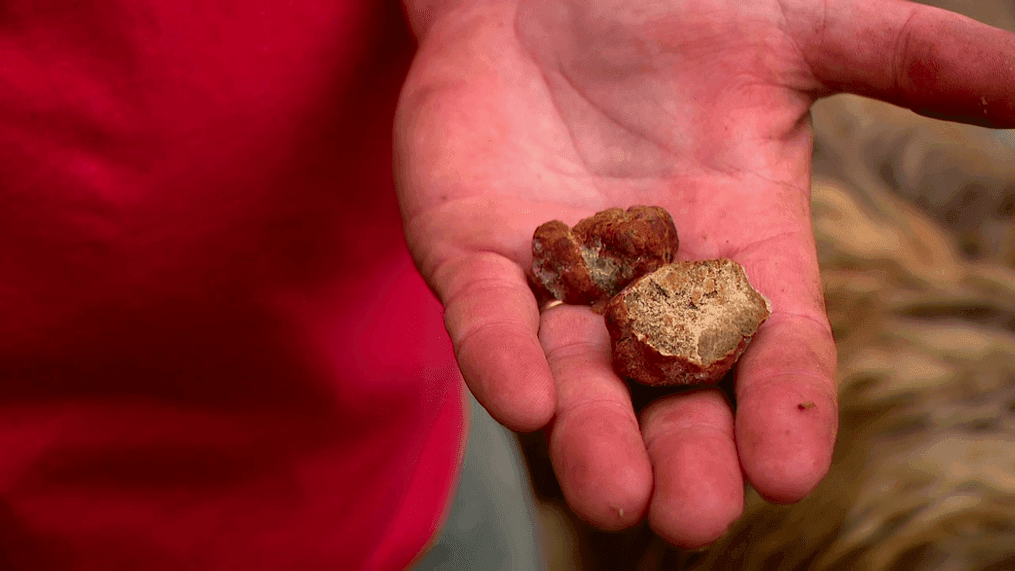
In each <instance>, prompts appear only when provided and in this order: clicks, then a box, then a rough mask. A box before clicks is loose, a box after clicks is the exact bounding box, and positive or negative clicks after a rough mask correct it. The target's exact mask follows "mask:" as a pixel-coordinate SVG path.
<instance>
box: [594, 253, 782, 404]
mask: <svg viewBox="0 0 1015 571" xmlns="http://www.w3.org/2000/svg"><path fill="white" fill-rule="evenodd" d="M769 315H771V306H770V304H769V302H768V300H767V299H765V297H764V296H762V295H761V294H760V293H758V292H757V291H755V289H754V288H753V287H751V284H750V282H748V281H747V275H746V274H745V273H744V270H743V268H742V267H741V266H740V264H737V263H736V262H734V261H732V260H728V259H718V260H703V261H695V262H678V263H675V264H669V265H665V266H663V267H661V268H659V269H658V270H656V271H654V272H652V273H650V274H647V275H645V276H643V277H642V278H640V279H638V280H637V281H635V282H634V283H632V284H631V285H629V286H628V287H627V288H626V289H624V290H623V291H622V292H620V293H619V294H618V295H617V296H616V297H614V298H613V299H612V300H610V302H609V303H608V304H607V306H606V311H605V317H606V327H607V329H608V330H609V332H610V340H611V343H612V345H613V366H614V369H615V370H616V371H617V373H618V374H619V375H621V376H622V377H626V378H630V379H633V380H635V381H637V382H639V383H643V384H646V385H659V386H665V385H686V384H699V383H700V384H708V383H715V382H718V381H719V380H720V379H721V378H722V377H723V375H725V374H726V372H727V371H729V369H730V368H731V367H732V366H733V363H734V362H736V360H737V359H739V358H740V355H742V354H743V352H744V350H745V349H746V348H747V345H748V343H750V341H751V337H752V336H753V335H754V334H755V333H756V332H757V330H758V327H759V326H760V325H761V324H762V323H764V322H765V320H767V319H768V317H769Z"/></svg>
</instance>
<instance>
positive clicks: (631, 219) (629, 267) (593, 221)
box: [532, 206, 680, 305]
mask: <svg viewBox="0 0 1015 571" xmlns="http://www.w3.org/2000/svg"><path fill="white" fill-rule="evenodd" d="M679 245H680V240H679V238H678V237H677V228H676V226H674V224H673V218H671V217H670V215H669V213H668V212H666V210H664V209H662V208H660V207H658V206H632V207H631V208H628V209H627V211H624V210H622V209H620V208H610V209H609V210H604V211H602V212H598V213H596V214H595V215H594V216H592V217H589V218H586V219H584V220H582V221H580V222H578V224H576V225H575V227H574V228H568V226H567V225H566V224H564V223H563V222H561V221H559V220H552V221H550V222H547V223H545V224H542V225H540V226H539V228H536V232H535V234H534V235H533V237H532V272H533V275H534V276H535V281H536V284H537V285H538V286H540V287H542V288H543V289H545V290H546V291H547V292H549V294H550V295H552V296H553V297H554V298H556V299H559V300H562V301H564V302H566V303H571V304H576V305H590V304H593V303H595V302H597V301H602V300H606V299H609V298H610V297H613V296H614V295H616V294H617V293H618V292H619V291H620V290H622V289H623V288H624V287H625V286H627V285H628V284H629V283H631V281H633V280H635V279H636V278H638V277H641V276H643V275H645V274H647V273H649V272H651V271H654V270H655V269H657V268H659V267H660V266H663V265H665V264H668V263H670V262H672V261H673V257H674V256H675V255H676V253H677V248H678V247H679Z"/></svg>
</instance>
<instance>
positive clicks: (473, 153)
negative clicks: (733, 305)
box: [396, 0, 1015, 547]
mask: <svg viewBox="0 0 1015 571" xmlns="http://www.w3.org/2000/svg"><path fill="white" fill-rule="evenodd" d="M410 16H411V18H412V19H413V22H414V24H415V25H416V28H417V31H418V33H419V34H420V36H421V45H420V50H419V53H418V54H417V58H416V61H415V63H414V66H413V69H412V71H411V72H410V76H409V78H408V80H407V82H406V85H405V88H404V90H403V97H402V101H401V104H400V108H399V114H398V117H397V119H396V176H397V178H398V182H399V187H400V190H399V191H400V201H401V205H402V208H403V216H404V220H405V229H406V235H407V239H408V242H409V246H410V249H411V251H412V253H413V256H414V258H415V260H416V263H417V265H418V267H419V268H420V270H421V272H422V273H423V275H424V277H425V278H426V280H427V281H428V283H429V284H430V285H431V287H432V288H433V289H434V291H435V292H436V293H437V295H438V296H439V297H440V299H441V301H442V303H443V304H444V307H445V320H446V323H447V326H448V331H449V333H450V335H451V338H452V341H453V343H454V346H455V351H456V355H457V358H458V361H459V364H460V366H461V369H462V373H463V375H464V376H465V379H466V381H467V382H468V384H469V387H470V389H471V390H472V392H473V393H474V394H475V395H476V398H477V399H478V400H479V401H480V402H481V403H482V404H483V405H484V406H485V407H486V408H487V409H488V410H489V411H490V413H491V415H492V416H493V417H494V418H496V419H497V420H498V421H500V422H502V423H503V424H505V425H506V426H508V427H510V428H513V429H516V430H536V429H539V428H544V427H545V428H547V429H548V434H549V441H550V451H551V457H552V461H553V464H554V468H555V471H556V473H557V476H558V479H559V481H560V483H561V487H562V489H563V490H564V494H565V496H566V498H567V500H568V502H569V504H570V505H571V507H572V508H573V509H574V511H575V512H576V513H577V514H579V515H580V516H581V517H583V518H584V519H586V520H588V521H589V522H591V523H593V524H595V525H597V526H599V527H602V528H605V529H620V528H623V527H627V526H630V525H633V524H635V523H637V522H638V521H640V520H641V519H642V518H643V517H645V515H646V513H647V515H648V518H649V522H650V523H651V524H652V526H653V528H654V529H655V531H656V532H658V533H659V534H660V535H661V536H662V537H664V538H665V539H667V540H668V541H670V542H671V543H674V544H677V545H682V546H687V547H695V546H701V545H704V544H707V543H709V542H711V541H713V540H714V539H716V538H717V537H718V536H719V535H721V534H722V533H723V531H724V530H725V529H726V528H727V527H728V526H729V525H730V524H731V523H732V522H733V521H734V520H735V519H736V518H737V517H738V516H739V514H740V511H741V510H742V507H743V483H744V479H745V477H746V480H747V481H749V482H750V483H751V484H752V485H753V486H754V488H755V489H756V490H758V492H759V493H760V494H762V495H763V496H764V497H766V498H767V499H769V500H771V501H774V502H792V501H796V500H799V499H801V498H803V497H804V496H806V495H807V494H808V493H809V492H810V491H811V490H812V489H813V488H814V487H815V486H816V485H817V483H818V482H819V481H820V480H821V478H822V477H823V476H824V474H825V473H826V471H827V470H828V467H829V465H830V462H831V452H832V447H833V444H834V440H835V432H836V424H837V421H836V417H837V414H836V394H835V348H834V341H833V339H832V336H831V332H830V329H829V325H828V321H827V317H826V316H825V312H824V306H823V301H822V288H821V281H820V276H819V273H818V266H817V260H816V255H815V250H814V240H813V236H812V234H811V228H810V212H809V189H810V158H811V130H810V126H809V122H808V110H809V107H810V105H811V103H812V102H813V101H814V100H815V99H816V98H818V97H820V96H824V95H828V94H831V93H834V92H838V91H850V92H854V93H860V94H864V95H870V96H874V97H878V98H881V99H884V100H886V101H889V102H892V103H896V104H900V105H904V106H907V107H910V108H912V109H914V110H917V111H919V112H921V113H925V114H931V115H936V116H941V117H947V118H952V119H958V120H964V121H967V122H976V123H983V124H991V125H995V126H1015V39H1013V38H1012V36H1011V35H1009V34H1006V33H1004V32H1002V31H999V30H996V29H993V28H989V27H987V26H983V25H980V24H977V23H975V22H972V21H971V20H968V19H966V18H962V17H960V16H957V15H954V14H950V13H947V12H944V11H941V10H937V9H933V8H928V7H925V6H920V5H916V4H910V3H906V2H895V1H892V2H872V1H867V2H864V1H860V0H828V1H827V2H816V1H808V0H783V1H778V0H765V1H758V2H753V3H743V2H733V1H730V0H703V1H697V2H687V1H681V0H670V1H665V2H647V1H642V2H632V1H630V0H627V1H620V0H600V1H596V2H590V1H578V0H573V1H568V2H547V1H546V0H532V1H529V0H523V1H521V2H517V1H510V2H509V1H502V2H462V3H461V4H456V5H453V6H447V7H444V8H442V9H439V10H437V11H436V12H427V11H425V10H418V11H417V10H414V9H413V6H411V5H410ZM633 204H650V205H659V206H662V207H664V208H666V209H667V210H668V211H669V212H670V213H671V214H672V215H673V218H674V220H675V223H676V226H677V229H678V231H679V233H680V253H679V256H678V257H679V258H681V259H702V258H714V257H729V258H732V259H734V260H736V261H738V262H740V263H741V264H742V265H743V266H744V267H745V269H746V271H747V274H748V276H749V277H750V279H751V281H752V283H753V284H754V286H755V287H756V288H757V289H758V290H760V291H761V292H762V293H764V294H765V295H766V296H767V297H769V299H771V300H772V305H773V313H772V317H771V319H770V320H769V321H768V322H766V323H765V325H764V326H763V327H762V329H761V330H760V331H759V333H758V334H757V335H756V336H755V338H754V341H753V342H752V344H751V346H750V348H749V349H748V351H747V353H745V355H744V356H743V358H742V359H741V361H740V363H739V365H738V368H737V377H736V389H735V394H736V401H737V408H736V412H735V414H734V412H733V411H732V410H731V408H730V406H729V404H728V403H727V402H726V401H725V398H724V397H723V396H722V395H721V393H719V392H718V391H717V390H714V389H703V390H697V391H690V392H683V393H680V394H674V395H670V396H666V397H663V398H660V399H659V400H657V401H656V402H654V403H652V404H651V405H650V406H648V407H646V408H645V409H644V410H642V411H640V414H639V413H637V412H636V411H635V410H634V408H633V406H632V403H631V397H630V392H629V390H628V388H627V386H626V385H625V383H624V382H623V381H622V380H621V379H619V378H618V377H617V376H616V374H615V373H614V372H613V370H612V368H611V366H610V347H609V338H608V336H607V333H606V330H605V326H604V325H603V323H602V318H601V317H600V316H597V315H595V314H593V313H592V312H591V311H590V310H589V309H588V308H582V307H573V306H558V307H556V308H553V309H550V310H547V311H543V312H542V313H541V312H540V309H539V307H538V306H537V302H536V299H535V298H534V297H533V295H532V293H531V291H530V290H529V287H528V284H527V281H526V272H527V271H528V268H529V267H530V266H531V251H530V248H531V238H532V232H533V230H534V229H535V227H536V226H538V225H539V224H540V223H542V222H545V221H547V220H551V219H560V220H563V221H564V222H566V223H568V224H574V223H575V222H576V221H577V220H578V219H580V218H583V217H586V216H589V215H591V214H593V213H594V212H596V211H599V210H603V209H605V208H608V207H611V206H621V207H627V206H630V205H633ZM807 402H810V403H814V405H815V406H813V407H811V408H806V407H804V408H801V407H800V406H799V405H800V404H801V403H807ZM734 416H735V418H734Z"/></svg>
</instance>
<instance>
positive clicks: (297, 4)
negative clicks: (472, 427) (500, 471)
mask: <svg viewBox="0 0 1015 571" xmlns="http://www.w3.org/2000/svg"><path fill="white" fill-rule="evenodd" d="M412 49H413V45H412V41H411V39H410V37H409V35H408V33H407V31H406V28H405V25H404V23H402V18H401V13H400V11H399V7H398V5H397V3H396V2H359V1H348V2H343V1H341V0H338V1H334V2H315V1H312V0H293V1H287V2H280V1H253V2H251V1H240V0H226V1H222V2H207V3H202V2H196V3H195V2H176V1H174V0H149V1H130V0H114V1H112V2H87V1H86V2H78V1H71V0H66V1H56V2H45V3H42V4H39V3H36V2H30V1H18V0H15V1H13V2H6V3H4V5H3V6H2V7H0V316H2V318H0V506H2V509H0V568H10V569H74V570H78V569H80V570H85V569H87V570H92V569H96V570H98V569H102V570H113V569H146V570H148V569H173V570H178V569H194V570H203V569H227V568H228V569H236V568H242V569H281V568H293V569H318V568H320V569H324V568H328V569H361V568H362V569H399V568H402V567H403V566H404V565H405V564H406V563H407V562H408V561H409V560H411V559H412V557H413V556H415V555H416V553H417V552H418V551H419V550H420V549H421V548H422V547H423V545H424V544H425V542H426V541H427V540H428V539H429V538H430V537H431V536H432V534H433V533H434V532H435V530H436V527H437V524H438V520H439V519H440V517H441V513H442V512H443V510H444V509H445V506H446V503H447V498H448V495H449V493H450V489H451V486H452V483H453V480H454V474H455V470H456V463H457V461H458V459H459V455H460V452H461V447H462V438H463V434H462V431H463V408H462V400H461V398H462V393H461V384H460V378H459V377H458V373H457V368H456V366H455V364H454V361H453V357H452V355H451V352H450V348H449V343H448V340H447V338H446V334H445V333H444V331H443V327H442V325H441V315H440V307H439V304H437V302H436V301H435V300H434V299H433V297H432V296H431V294H430V293H429V291H428V290H427V289H426V286H425V284H423V282H422V280H421V279H420V278H419V277H418V275H417V274H416V273H415V271H414V269H413V268H412V265H411V262H410V260H409V258H408V254H407V253H406V249H405V246H404V243H403V238H402V234H401V226H400V221H399V218H398V211H397V205H396V204H395V200H394V192H393V186H392V181H391V174H390V173H391V166H390V162H391V156H390V147H391V140H390V132H391V118H392V113H393V110H394V105H395V99H396V97H397V92H398V88H399V86H400V83H401V80H402V79H403V77H404V74H405V71H406V69H407V65H408V62H409V58H410V57H411V53H412Z"/></svg>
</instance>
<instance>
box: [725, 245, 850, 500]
mask: <svg viewBox="0 0 1015 571" xmlns="http://www.w3.org/2000/svg"><path fill="white" fill-rule="evenodd" d="M741 260H742V262H743V265H744V267H745V270H746V271H747V273H748V278H749V279H750V280H751V283H752V284H753V285H754V286H755V287H756V288H757V289H758V290H759V291H761V292H762V293H764V294H765V295H766V296H768V297H769V298H770V299H771V302H772V316H771V318H770V319H769V320H768V321H767V322H765V323H764V324H763V325H762V327H761V328H760V329H759V331H758V333H757V334H756V335H755V336H754V338H753V340H752V341H751V345H750V347H749V348H748V350H747V351H746V352H745V353H744V355H743V357H742V358H741V360H740V362H739V364H738V366H737V383H736V398H737V410H736V424H735V430H736V441H737V450H738V452H739V455H740V460H741V465H742V466H743V469H744V472H745V474H746V475H747V479H748V480H749V481H750V482H751V483H752V484H753V485H754V488H755V489H756V490H757V491H758V493H760V494H761V495H762V496H763V497H765V498H766V499H768V500H770V501H774V502H778V503H784V502H794V501H798V500H800V499H803V498H804V497H805V496H806V495H807V494H809V493H810V492H811V491H812V490H813V489H814V488H815V487H816V486H817V484H818V483H819V482H820V481H821V479H822V478H823V477H824V476H825V474H826V473H827V472H828V469H829V468H830V466H831V460H832V449H833V447H834V444H835V435H836V432H837V428H838V407H837V401H836V384H835V372H836V353H835V341H834V339H833V338H832V333H831V327H830V326H829V324H828V318H827V317H826V315H825V311H824V302H823V295H822V287H821V278H820V274H819V272H818V262H817V255H816V253H815V251H814V240H813V237H812V235H811V233H810V231H809V230H801V231H800V232H799V233H793V234H784V235H781V236H779V237H777V238H773V239H772V240H769V241H766V242H764V243H763V244H761V245H759V246H758V247H757V248H756V249H755V250H752V251H750V252H747V253H745V255H743V256H742V257H741Z"/></svg>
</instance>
